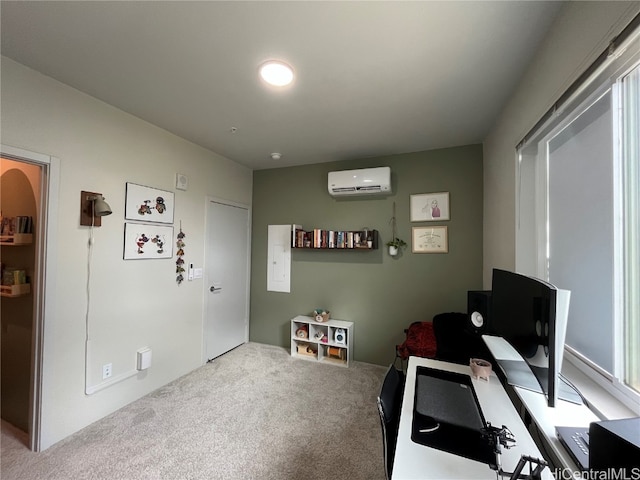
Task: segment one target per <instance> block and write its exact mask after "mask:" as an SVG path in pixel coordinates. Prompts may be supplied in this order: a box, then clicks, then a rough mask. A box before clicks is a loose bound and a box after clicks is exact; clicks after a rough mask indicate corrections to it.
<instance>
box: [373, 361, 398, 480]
mask: <svg viewBox="0 0 640 480" xmlns="http://www.w3.org/2000/svg"><path fill="white" fill-rule="evenodd" d="M403 389H404V374H403V373H402V372H400V371H399V370H398V369H397V368H396V367H395V366H393V365H390V366H389V369H388V370H387V373H386V375H385V377H384V381H383V382H382V388H381V389H380V395H379V396H378V413H379V414H380V424H381V426H382V447H383V453H384V466H385V473H386V476H387V480H389V479H390V478H391V472H392V470H393V457H394V455H395V452H396V441H397V438H398V425H399V421H400V409H401V407H402V392H403Z"/></svg>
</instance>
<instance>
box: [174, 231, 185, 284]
mask: <svg viewBox="0 0 640 480" xmlns="http://www.w3.org/2000/svg"><path fill="white" fill-rule="evenodd" d="M184 237H186V235H185V234H184V233H183V231H182V220H180V232H179V233H178V237H177V239H176V248H177V249H178V251H177V252H176V256H177V257H178V259H177V260H176V274H177V275H176V282H177V283H178V285H180V284H181V283H182V282H183V281H184V275H183V273H184V259H183V258H182V257H183V256H184V247H185V246H186V244H185V243H184Z"/></svg>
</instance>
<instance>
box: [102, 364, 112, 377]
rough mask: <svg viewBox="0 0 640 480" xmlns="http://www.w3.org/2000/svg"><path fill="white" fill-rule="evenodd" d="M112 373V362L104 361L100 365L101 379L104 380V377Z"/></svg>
mask: <svg viewBox="0 0 640 480" xmlns="http://www.w3.org/2000/svg"><path fill="white" fill-rule="evenodd" d="M112 373H113V364H111V363H105V364H104V365H103V366H102V379H103V380H105V379H107V378H109V377H110V376H111V374H112Z"/></svg>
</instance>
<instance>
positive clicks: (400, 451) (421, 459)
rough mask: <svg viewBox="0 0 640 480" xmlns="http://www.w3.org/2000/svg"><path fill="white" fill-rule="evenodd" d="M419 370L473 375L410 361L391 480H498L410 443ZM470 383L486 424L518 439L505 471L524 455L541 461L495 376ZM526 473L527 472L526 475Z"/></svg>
mask: <svg viewBox="0 0 640 480" xmlns="http://www.w3.org/2000/svg"><path fill="white" fill-rule="evenodd" d="M418 366H424V367H430V368H435V369H439V370H446V371H449V372H457V373H462V374H466V375H469V376H470V375H471V369H470V368H469V367H468V366H466V365H457V364H453V363H446V362H440V361H437V360H430V359H427V358H419V357H409V365H408V368H407V379H406V385H405V388H404V398H403V400H402V410H401V412H400V427H399V430H398V442H397V446H396V453H395V459H394V464H393V473H392V476H391V478H392V480H410V479H414V480H418V479H420V480H425V479H429V478H433V479H457V480H459V479H462V478H464V479H475V478H483V479H491V480H495V478H496V472H495V471H494V470H491V468H489V466H488V465H485V464H483V463H480V462H477V461H475V460H470V459H468V458H464V457H460V456H457V455H454V454H451V453H448V452H444V451H442V450H437V449H435V448H431V447H427V446H424V445H420V444H418V443H415V442H413V440H411V425H412V420H413V406H414V394H415V385H416V369H417V367H418ZM471 381H472V383H473V388H474V389H475V391H476V395H477V397H478V401H479V403H480V408H481V409H482V413H483V415H484V417H485V420H486V421H487V422H490V423H491V425H493V426H496V427H500V426H502V425H506V426H507V427H508V428H509V429H510V430H511V432H512V433H513V434H514V436H515V438H516V446H514V447H513V448H511V449H509V450H507V449H503V451H502V468H503V469H504V470H506V471H509V472H511V471H513V469H514V468H515V466H516V465H517V463H518V460H520V457H521V455H529V456H532V457H535V458H542V454H541V453H540V451H539V450H538V448H537V447H536V445H535V443H534V441H533V439H532V438H531V436H530V435H529V432H528V431H527V429H526V427H525V426H524V424H523V423H522V420H521V419H520V417H519V415H518V412H517V411H516V409H515V408H514V407H513V404H512V403H511V400H510V399H509V397H508V395H507V393H506V392H505V390H504V388H503V387H502V385H501V384H500V380H499V379H498V378H497V377H496V375H495V373H492V374H491V378H490V379H489V381H488V382H487V381H486V380H476V379H473V378H472V380H471ZM527 471H528V470H525V472H527ZM523 473H524V472H523ZM543 478H545V479H553V475H552V474H551V470H550V469H549V468H545V469H544V471H543Z"/></svg>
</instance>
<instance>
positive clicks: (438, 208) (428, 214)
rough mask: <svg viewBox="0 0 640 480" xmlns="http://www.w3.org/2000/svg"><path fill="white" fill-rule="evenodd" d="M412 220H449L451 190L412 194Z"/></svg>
mask: <svg viewBox="0 0 640 480" xmlns="http://www.w3.org/2000/svg"><path fill="white" fill-rule="evenodd" d="M410 204H411V221H412V222H432V221H438V220H449V219H450V217H449V192H439V193H421V194H419V195H411V202H410Z"/></svg>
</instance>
